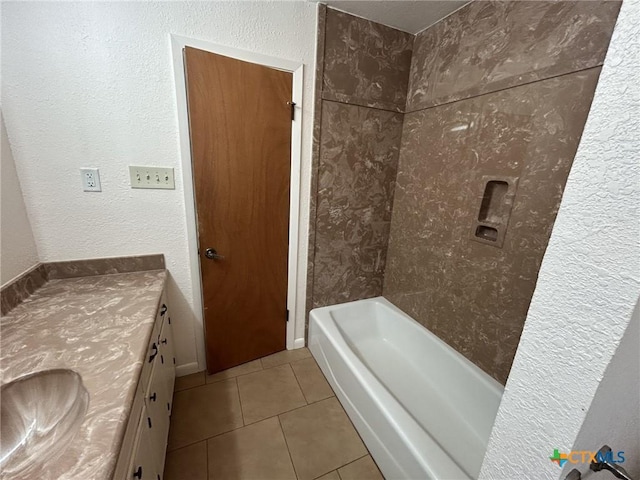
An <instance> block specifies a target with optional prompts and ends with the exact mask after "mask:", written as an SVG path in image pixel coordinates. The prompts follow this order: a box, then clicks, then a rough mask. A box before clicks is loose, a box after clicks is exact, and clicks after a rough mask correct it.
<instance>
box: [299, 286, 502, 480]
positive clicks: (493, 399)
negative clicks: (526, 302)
mask: <svg viewBox="0 0 640 480" xmlns="http://www.w3.org/2000/svg"><path fill="white" fill-rule="evenodd" d="M309 348H310V349H311V352H312V354H313V356H314V357H315V359H316V361H317V362H318V364H319V365H320V368H321V369H322V371H323V372H324V374H325V376H326V377H327V379H328V381H329V383H330V384H331V386H332V387H333V389H334V390H335V392H336V395H337V396H338V398H339V399H340V402H341V403H342V405H343V406H344V408H345V410H346V411H347V414H348V415H349V417H350V418H351V421H352V422H353V423H354V425H355V427H356V429H357V430H358V432H359V433H360V435H361V436H362V438H363V440H364V442H365V443H366V445H367V447H368V448H369V451H370V452H371V454H372V455H373V458H374V459H375V461H376V463H377V464H378V466H379V468H380V470H381V471H382V473H383V474H384V476H385V477H386V478H388V479H394V478H404V479H433V480H437V479H468V478H477V476H478V474H479V472H480V466H481V465H482V459H483V457H484V454H485V451H486V447H487V442H488V440H489V434H490V432H491V428H492V426H493V422H494V420H495V417H496V413H497V411H498V405H499V403H500V399H501V397H502V392H503V387H502V385H500V384H499V383H498V382H497V381H495V380H494V379H493V378H491V377H490V376H489V375H487V374H486V373H484V372H483V371H482V370H480V369H479V368H478V367H477V366H476V365H474V364H473V363H471V362H470V361H469V360H467V359H466V358H465V357H463V356H462V355H461V354H459V353H458V352H456V351H455V350H454V349H453V348H451V347H450V346H448V345H447V344H446V343H444V342H443V341H442V340H440V339H439V338H438V337H436V336H435V335H434V334H433V333H431V332H429V331H428V330H427V329H425V328H424V327H423V326H422V325H420V324H419V323H417V322H416V321H415V320H413V319H412V318H410V317H409V316H407V315H406V314H405V313H404V312H402V311H401V310H399V309H398V308H396V307H395V306H394V305H392V304H391V303H390V302H389V301H387V300H386V299H384V298H383V297H377V298H372V299H368V300H359V301H356V302H350V303H345V304H341V305H333V306H328V307H323V308H317V309H315V310H312V312H311V315H310V326H309Z"/></svg>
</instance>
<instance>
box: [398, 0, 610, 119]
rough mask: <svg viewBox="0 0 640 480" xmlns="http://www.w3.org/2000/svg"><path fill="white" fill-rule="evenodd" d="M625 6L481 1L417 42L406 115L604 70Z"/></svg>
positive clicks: (466, 7) (431, 29)
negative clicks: (580, 72) (564, 76)
mask: <svg viewBox="0 0 640 480" xmlns="http://www.w3.org/2000/svg"><path fill="white" fill-rule="evenodd" d="M620 4H621V2H618V1H561V2H555V1H553V2H551V1H474V2H471V3H469V4H468V5H466V6H465V7H463V8H462V9H460V10H458V11H457V12H455V13H453V14H452V15H450V16H449V17H447V18H445V19H444V20H442V21H441V22H438V23H437V24H435V25H434V26H432V27H430V28H428V29H426V30H424V31H423V32H421V33H419V34H418V35H417V36H416V39H415V42H414V45H413V58H412V62H411V72H410V82H409V91H408V95H407V109H406V111H415V110H418V109H421V108H427V107H431V106H434V105H439V104H442V103H447V102H451V101H455V100H460V99H463V98H469V97H472V96H475V95H480V94H483V93H487V92H495V91H498V90H501V89H504V88H508V87H513V86H515V85H522V84H524V83H528V82H532V81H537V80H542V79H545V78H550V77H553V76H557V75H562V74H566V73H570V72H575V71H578V70H583V69H586V68H591V67H595V66H599V65H602V62H603V61H604V56H605V54H606V51H607V47H608V45H609V40H610V38H611V34H612V32H613V27H614V25H615V21H616V18H617V15H618V11H619V9H620Z"/></svg>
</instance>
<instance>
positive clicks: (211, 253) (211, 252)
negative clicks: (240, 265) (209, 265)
mask: <svg viewBox="0 0 640 480" xmlns="http://www.w3.org/2000/svg"><path fill="white" fill-rule="evenodd" d="M204 256H205V257H207V258H208V259H210V260H224V257H223V256H222V255H219V254H218V252H216V249H215V248H207V249H206V250H205V251H204Z"/></svg>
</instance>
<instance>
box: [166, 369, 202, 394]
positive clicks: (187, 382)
mask: <svg viewBox="0 0 640 480" xmlns="http://www.w3.org/2000/svg"><path fill="white" fill-rule="evenodd" d="M200 385H204V372H198V373H192V374H191V375H186V376H184V377H176V384H175V386H174V387H173V391H174V392H179V391H180V390H186V389H187V388H193V387H199V386H200Z"/></svg>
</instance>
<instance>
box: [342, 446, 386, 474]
mask: <svg viewBox="0 0 640 480" xmlns="http://www.w3.org/2000/svg"><path fill="white" fill-rule="evenodd" d="M365 447H366V445H365ZM369 455H370V453H369V450H367V453H365V454H364V455H362V456H361V457H358V458H356V459H355V460H351V461H350V462H349V463H345V464H344V465H340V466H339V467H337V468H336V472H338V469H340V468H344V467H348V466H349V465H351V464H352V463H356V462H357V461H358V460H362V459H363V458H364V457H368V456H369ZM371 458H373V457H371ZM376 466H377V465H376ZM338 476H339V477H340V478H342V475H340V472H338Z"/></svg>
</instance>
